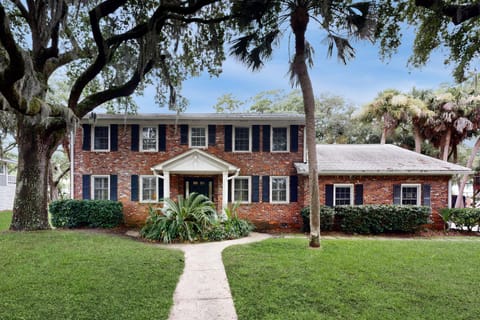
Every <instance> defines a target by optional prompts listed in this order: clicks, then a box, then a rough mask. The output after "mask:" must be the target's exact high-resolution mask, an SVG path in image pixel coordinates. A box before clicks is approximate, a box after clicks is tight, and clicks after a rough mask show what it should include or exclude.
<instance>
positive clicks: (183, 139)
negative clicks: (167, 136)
mask: <svg viewBox="0 0 480 320" xmlns="http://www.w3.org/2000/svg"><path fill="white" fill-rule="evenodd" d="M180 144H184V145H185V144H188V124H182V125H180Z"/></svg>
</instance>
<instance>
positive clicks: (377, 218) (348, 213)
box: [335, 205, 431, 234]
mask: <svg viewBox="0 0 480 320" xmlns="http://www.w3.org/2000/svg"><path fill="white" fill-rule="evenodd" d="M430 213H431V209H430V207H419V206H396V205H364V206H338V207H335V215H336V216H337V217H338V218H339V220H340V228H341V230H342V231H343V232H346V233H359V234H378V233H386V232H405V233H411V232H415V231H417V230H418V229H419V228H420V227H421V226H422V225H425V224H427V223H429V222H430V219H429V217H430Z"/></svg>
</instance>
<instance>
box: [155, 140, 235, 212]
mask: <svg viewBox="0 0 480 320" xmlns="http://www.w3.org/2000/svg"><path fill="white" fill-rule="evenodd" d="M151 170H152V171H153V173H154V174H155V175H156V176H158V177H160V178H161V179H163V194H164V198H170V176H171V175H172V174H177V175H181V176H183V177H184V181H185V184H186V185H185V195H186V196H188V194H189V193H191V192H193V191H197V192H201V190H202V189H199V188H198V186H197V185H198V184H199V183H202V184H203V183H205V191H206V192H207V194H206V195H207V196H209V197H210V198H212V190H213V185H212V184H213V179H212V180H208V179H206V177H208V176H216V175H221V176H222V179H221V181H222V185H221V186H219V187H220V190H221V191H222V211H223V210H224V209H225V208H227V204H228V181H229V180H230V179H232V178H234V177H235V176H238V174H239V172H240V169H239V168H238V167H236V166H234V165H232V164H231V163H228V162H226V161H224V160H222V159H219V158H217V157H215V156H214V155H212V154H210V153H208V152H205V151H202V150H200V149H191V150H189V151H186V152H184V153H182V154H180V155H178V156H176V157H173V158H171V159H169V160H167V161H164V162H162V163H160V164H157V165H155V166H154V167H152V168H151ZM189 176H190V177H189ZM198 176H202V177H203V179H198V178H197V179H194V178H192V177H198ZM187 177H189V178H187ZM207 190H208V191H207ZM201 193H203V192H201Z"/></svg>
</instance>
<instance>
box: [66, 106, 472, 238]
mask: <svg viewBox="0 0 480 320" xmlns="http://www.w3.org/2000/svg"><path fill="white" fill-rule="evenodd" d="M304 141H305V137H304V116H303V115H294V114H261V115H259V114H227V115H225V114H182V115H174V114H148V115H129V116H124V115H102V114H99V115H96V116H95V117H89V118H85V119H82V126H81V128H80V129H79V130H77V132H76V134H75V138H74V141H72V143H73V144H74V146H73V148H72V152H73V161H72V167H73V168H72V175H73V177H72V181H73V188H72V190H73V197H74V198H77V199H110V200H119V201H121V202H122V203H123V205H124V214H125V219H126V222H127V224H143V223H144V222H145V219H146V217H147V215H148V207H149V206H151V205H158V204H159V203H160V202H161V200H162V199H164V198H176V197H177V196H178V195H182V196H188V195H189V194H190V193H192V192H199V193H202V194H205V195H207V196H208V197H209V198H210V199H212V200H213V202H214V203H215V204H216V207H217V210H218V211H219V212H221V211H222V210H223V209H224V208H226V207H227V206H228V205H229V204H230V203H232V202H239V203H240V204H241V205H240V209H239V211H240V214H241V215H242V216H243V217H246V218H248V219H249V220H251V221H252V222H254V223H255V224H256V225H257V227H258V228H259V229H260V230H262V229H263V230H264V229H281V228H288V229H292V230H293V229H297V228H298V227H299V226H300V223H301V222H300V220H301V219H300V216H299V212H300V210H301V208H302V207H304V206H305V205H307V204H308V198H309V196H308V176H307V172H308V165H307V164H306V150H305V148H304V145H305V143H304ZM316 151H317V154H318V156H319V162H318V170H319V183H320V194H321V202H322V204H327V205H340V204H352V205H353V204H380V203H382V204H388V203H390V204H392V203H398V204H416V205H420V204H424V205H431V206H432V209H433V210H432V212H433V215H434V218H435V221H436V222H438V224H440V222H439V221H440V220H439V217H438V210H439V209H441V208H443V207H447V206H448V205H449V200H448V199H449V190H450V188H449V183H450V178H451V176H452V175H453V174H457V173H468V172H470V171H469V170H468V169H467V168H464V167H461V166H456V165H454V164H450V163H447V162H444V161H440V160H437V159H433V158H430V157H427V156H423V155H419V154H416V153H414V152H411V151H408V150H404V149H401V148H398V147H394V146H385V145H384V146H380V145H374V146H351V145H350V146H349V145H344V146H341V145H329V146H326V145H319V146H317V150H316Z"/></svg>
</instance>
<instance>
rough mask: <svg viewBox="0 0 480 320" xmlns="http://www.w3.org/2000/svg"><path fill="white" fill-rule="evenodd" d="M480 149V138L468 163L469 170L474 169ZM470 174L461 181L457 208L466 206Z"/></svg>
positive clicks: (456, 203)
mask: <svg viewBox="0 0 480 320" xmlns="http://www.w3.org/2000/svg"><path fill="white" fill-rule="evenodd" d="M479 149H480V137H478V138H477V141H476V142H475V145H474V146H473V148H472V153H471V154H470V157H469V158H468V161H467V168H470V169H472V167H473V161H475V157H476V156H477V153H478V150H479ZM468 177H469V175H468V174H464V175H463V177H462V179H461V180H460V185H459V187H458V197H457V201H456V202H455V208H463V207H464V206H465V204H464V203H463V190H465V185H466V184H467V181H468Z"/></svg>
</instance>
